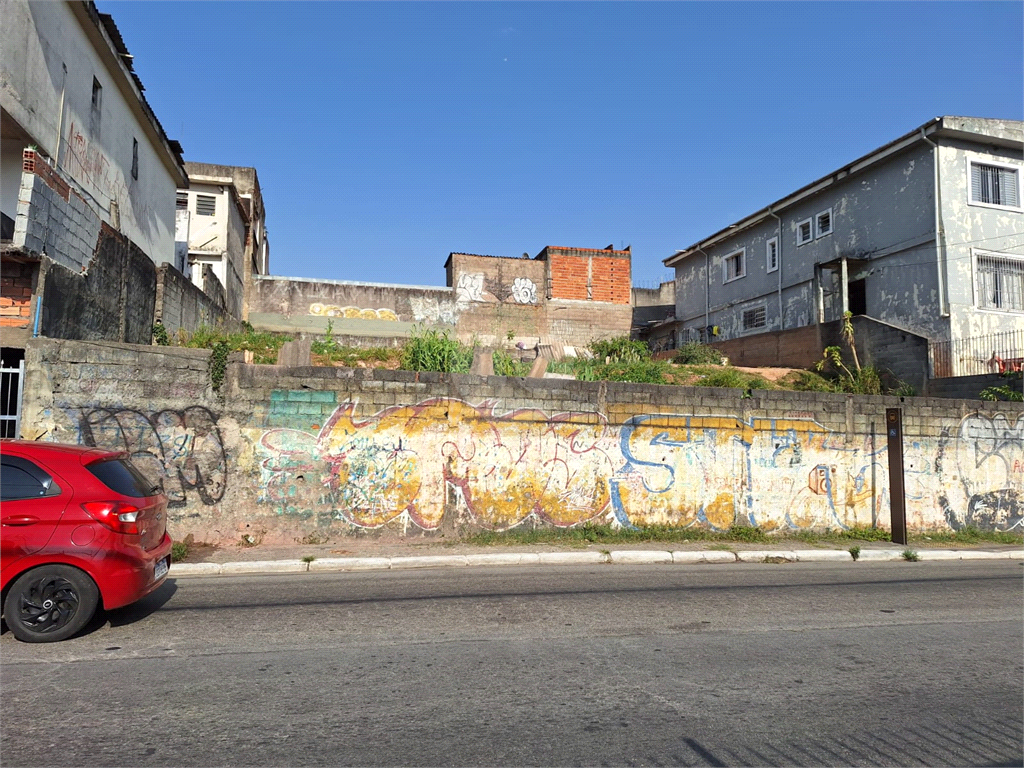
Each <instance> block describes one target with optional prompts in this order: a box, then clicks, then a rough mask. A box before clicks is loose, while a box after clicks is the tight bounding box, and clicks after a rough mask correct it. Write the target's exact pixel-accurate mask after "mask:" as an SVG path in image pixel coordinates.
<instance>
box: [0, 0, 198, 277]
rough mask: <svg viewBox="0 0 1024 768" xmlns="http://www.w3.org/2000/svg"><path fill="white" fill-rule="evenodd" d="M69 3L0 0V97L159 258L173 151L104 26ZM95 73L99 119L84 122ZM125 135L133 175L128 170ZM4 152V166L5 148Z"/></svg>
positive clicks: (170, 227)
mask: <svg viewBox="0 0 1024 768" xmlns="http://www.w3.org/2000/svg"><path fill="white" fill-rule="evenodd" d="M72 5H73V4H72V3H66V2H25V0H0V18H2V19H3V45H2V46H0V106H2V107H3V109H4V111H6V112H7V113H9V115H10V116H11V117H12V118H13V119H14V120H16V121H17V122H18V124H20V125H21V127H22V128H23V129H24V131H25V132H26V133H27V134H28V135H29V136H30V138H31V141H32V142H33V143H34V144H36V145H37V146H38V147H39V149H40V150H42V151H43V152H45V153H46V154H48V155H49V156H50V157H58V159H59V167H60V168H61V169H62V170H63V171H64V173H65V175H66V176H67V177H68V178H70V179H71V180H72V181H73V182H74V183H75V185H76V186H77V187H78V188H79V190H80V191H81V192H82V193H83V196H84V197H85V198H86V200H87V202H88V204H89V205H90V207H92V208H93V209H94V210H95V211H96V213H97V214H98V215H99V216H100V217H101V218H102V219H103V220H104V221H106V222H107V223H112V221H113V220H115V219H119V221H120V230H121V232H122V233H123V234H125V235H126V236H127V237H129V238H130V239H131V240H132V241H133V242H135V243H136V244H137V245H138V246H139V247H140V248H141V249H142V250H143V251H145V252H146V253H147V254H148V255H149V257H150V258H151V259H153V261H154V262H156V263H157V264H160V263H162V262H165V261H173V259H174V194H175V189H176V188H177V185H178V176H177V175H176V173H175V171H174V169H173V167H172V166H173V162H174V161H173V159H172V158H171V155H170V153H169V151H168V150H167V148H166V146H165V145H164V144H163V142H162V141H161V140H160V138H159V134H158V133H157V132H156V129H155V128H154V127H153V126H152V125H151V124H150V122H149V121H148V119H147V118H145V116H144V115H143V113H142V111H141V106H140V104H139V94H138V92H137V90H136V89H135V86H134V83H132V82H131V79H130V76H129V75H128V74H127V71H126V70H125V69H124V68H123V66H122V65H121V64H120V62H119V61H118V60H117V58H116V57H115V55H114V53H113V51H111V50H110V49H109V47H108V44H107V42H106V39H105V38H104V33H102V32H101V31H100V30H99V29H98V28H96V26H95V25H94V24H93V23H92V21H91V20H89V19H88V18H86V17H84V16H80V15H79V14H82V13H84V11H83V10H78V11H76V10H73V9H72ZM74 5H80V4H74ZM64 67H66V68H67V75H66V77H65V75H64V69H63V68H64ZM94 78H95V79H96V81H97V82H98V83H99V84H100V86H101V88H102V97H101V104H100V110H99V116H100V119H99V126H98V128H96V127H95V126H94V125H91V123H90V117H91V115H90V113H91V110H92V98H93V79H94ZM62 90H63V92H64V108H63V118H62V117H61V108H60V104H61V92H62ZM58 126H59V128H60V137H61V140H60V142H59V144H60V147H59V149H60V153H59V156H58V139H57V131H58ZM133 140H134V141H138V158H139V161H138V164H139V173H138V178H137V179H135V178H133V177H132V173H131V169H132V152H133ZM11 154H12V155H13V153H11ZM3 159H4V166H5V168H6V167H7V164H8V158H7V156H6V153H5V157H4V158H3ZM6 175H7V173H6V171H5V173H4V176H5V182H4V185H3V190H4V203H3V205H4V210H5V212H6V211H7V208H8V207H9V205H8V203H7V195H8V192H7V188H8V186H9V185H8V184H7V180H6ZM113 209H116V211H117V214H116V215H112V210H113ZM8 215H10V213H8Z"/></svg>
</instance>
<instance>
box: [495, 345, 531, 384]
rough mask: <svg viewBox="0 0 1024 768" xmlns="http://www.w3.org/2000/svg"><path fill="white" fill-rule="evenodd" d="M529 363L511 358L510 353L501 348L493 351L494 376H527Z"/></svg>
mask: <svg viewBox="0 0 1024 768" xmlns="http://www.w3.org/2000/svg"><path fill="white" fill-rule="evenodd" d="M530 367H531V366H530V364H529V363H527V362H525V361H521V360H514V359H512V355H510V354H509V353H508V352H506V351H505V350H503V349H499V350H497V351H496V352H495V353H494V375H495V376H518V377H520V378H521V377H523V376H527V375H529V373H530Z"/></svg>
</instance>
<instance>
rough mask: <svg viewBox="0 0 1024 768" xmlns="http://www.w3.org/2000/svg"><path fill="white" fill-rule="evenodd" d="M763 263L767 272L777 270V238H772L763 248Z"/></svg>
mask: <svg viewBox="0 0 1024 768" xmlns="http://www.w3.org/2000/svg"><path fill="white" fill-rule="evenodd" d="M765 262H766V264H767V267H768V271H769V272H774V271H775V270H777V269H778V268H779V238H777V237H773V238H772V239H771V240H769V241H768V244H767V245H766V246H765Z"/></svg>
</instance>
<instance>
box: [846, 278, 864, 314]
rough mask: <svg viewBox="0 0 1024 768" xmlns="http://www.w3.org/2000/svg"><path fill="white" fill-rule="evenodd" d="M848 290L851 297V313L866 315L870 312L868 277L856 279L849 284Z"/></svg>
mask: <svg viewBox="0 0 1024 768" xmlns="http://www.w3.org/2000/svg"><path fill="white" fill-rule="evenodd" d="M847 292H848V295H849V297H850V313H851V314H854V315H866V314H867V313H868V289H867V279H866V278H865V279H863V280H854V281H853V282H852V283H850V284H849V285H848V286H847Z"/></svg>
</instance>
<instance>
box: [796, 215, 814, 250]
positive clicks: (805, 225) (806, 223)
mask: <svg viewBox="0 0 1024 768" xmlns="http://www.w3.org/2000/svg"><path fill="white" fill-rule="evenodd" d="M813 239H814V230H813V229H812V228H811V220H810V219H804V220H803V221H801V222H800V223H799V224H797V225H796V244H797V245H804V244H805V243H809V242H811V240H813Z"/></svg>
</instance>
